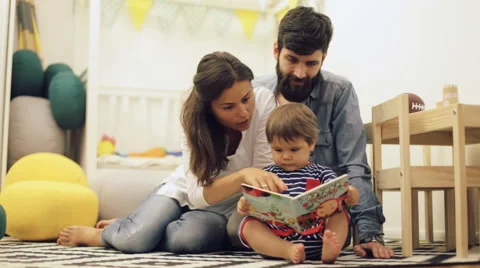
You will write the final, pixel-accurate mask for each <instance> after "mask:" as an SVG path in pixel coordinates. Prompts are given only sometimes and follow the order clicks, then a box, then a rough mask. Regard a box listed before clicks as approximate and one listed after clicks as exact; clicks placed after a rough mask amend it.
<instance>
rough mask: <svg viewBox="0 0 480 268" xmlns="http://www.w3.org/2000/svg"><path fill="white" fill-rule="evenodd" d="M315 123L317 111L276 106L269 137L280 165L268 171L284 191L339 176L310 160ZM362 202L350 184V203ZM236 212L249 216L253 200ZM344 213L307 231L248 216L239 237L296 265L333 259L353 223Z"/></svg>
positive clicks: (259, 250)
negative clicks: (277, 178) (314, 260)
mask: <svg viewBox="0 0 480 268" xmlns="http://www.w3.org/2000/svg"><path fill="white" fill-rule="evenodd" d="M316 122H317V120H316V117H315V114H314V113H313V112H312V111H311V110H310V109H309V108H308V107H307V106H305V105H304V104H301V103H288V104H284V105H281V106H279V107H277V108H276V109H275V110H274V111H273V112H272V114H271V115H270V117H269V119H268V121H267V127H266V135H267V140H268V142H269V143H270V145H271V148H272V154H273V161H274V162H275V165H270V166H268V167H265V168H264V170H266V171H269V172H272V173H275V174H276V175H277V176H278V177H279V178H280V179H282V180H283V182H284V183H285V184H286V185H287V187H288V189H287V190H286V191H285V192H283V194H288V195H290V196H292V197H293V196H297V195H299V194H301V193H303V192H305V191H307V190H309V188H313V187H314V186H316V185H319V184H321V183H326V182H328V181H329V180H332V179H335V178H336V177H337V176H336V174H335V172H333V171H332V170H331V169H330V168H327V167H324V166H321V165H317V164H311V163H309V159H310V155H311V153H312V152H313V150H314V148H315V142H316V139H317V134H318V130H317V123H316ZM267 190H268V186H267ZM358 201H359V193H358V191H357V189H356V188H354V187H353V186H349V190H348V192H347V194H346V199H345V203H347V204H348V205H355V204H357V203H358ZM237 210H238V212H239V213H240V214H242V215H247V213H248V210H249V204H248V202H247V201H246V200H245V198H244V197H242V198H241V199H240V201H239V202H238V205H237ZM340 211H342V212H339V213H336V214H334V215H333V216H331V217H330V218H328V219H327V220H326V223H325V225H324V226H323V222H322V223H318V224H317V225H316V226H314V227H312V228H311V229H310V230H307V231H306V232H302V233H298V232H296V231H295V230H293V229H291V228H289V227H281V226H277V225H273V224H270V223H266V222H262V221H260V220H258V219H256V218H254V217H246V218H245V219H244V220H243V222H242V223H241V227H240V233H239V235H240V240H241V241H242V243H243V244H244V245H245V246H247V247H251V248H253V249H254V250H255V251H256V252H257V253H259V254H261V255H264V256H267V257H274V258H284V259H287V260H290V261H291V262H293V263H301V262H303V261H304V260H305V259H316V260H318V259H321V260H322V261H323V263H333V262H335V260H336V259H337V257H338V255H339V254H340V251H341V250H342V246H343V244H344V242H345V240H346V238H347V235H348V228H349V221H350V217H349V215H348V212H347V211H346V210H342V209H340ZM320 225H322V226H321V227H320Z"/></svg>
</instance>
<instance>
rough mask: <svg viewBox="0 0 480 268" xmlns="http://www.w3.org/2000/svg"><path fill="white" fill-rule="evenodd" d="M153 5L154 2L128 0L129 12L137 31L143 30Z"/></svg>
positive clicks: (149, 0) (150, 0)
mask: <svg viewBox="0 0 480 268" xmlns="http://www.w3.org/2000/svg"><path fill="white" fill-rule="evenodd" d="M152 4H153V0H127V6H128V11H129V12H130V16H132V19H133V23H134V24H135V27H136V28H137V30H140V29H141V28H142V25H143V22H144V21H145V18H146V17H147V14H148V12H149V11H150V8H151V7H152Z"/></svg>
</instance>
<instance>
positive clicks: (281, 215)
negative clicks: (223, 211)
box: [242, 184, 296, 228]
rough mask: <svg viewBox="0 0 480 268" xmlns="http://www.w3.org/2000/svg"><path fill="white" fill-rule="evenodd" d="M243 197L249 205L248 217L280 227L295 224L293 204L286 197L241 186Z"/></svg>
mask: <svg viewBox="0 0 480 268" xmlns="http://www.w3.org/2000/svg"><path fill="white" fill-rule="evenodd" d="M242 191H243V196H244V197H245V199H246V200H247V201H248V202H249V203H250V208H249V215H250V216H253V217H255V218H258V219H260V220H262V221H264V222H267V223H270V224H275V225H278V226H282V227H291V228H293V225H294V224H295V222H296V220H295V218H296V216H295V215H294V212H295V211H292V208H293V205H294V202H293V199H292V198H291V197H290V196H288V195H282V194H278V193H274V192H270V191H267V190H263V189H259V188H255V187H253V186H250V185H246V184H242Z"/></svg>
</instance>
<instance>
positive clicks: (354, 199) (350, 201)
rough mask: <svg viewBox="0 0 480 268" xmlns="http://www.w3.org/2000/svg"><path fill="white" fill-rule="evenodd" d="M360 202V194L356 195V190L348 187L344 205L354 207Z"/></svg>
mask: <svg viewBox="0 0 480 268" xmlns="http://www.w3.org/2000/svg"><path fill="white" fill-rule="evenodd" d="M358 201H360V194H359V193H358V190H357V188H355V187H353V186H351V185H350V186H348V192H347V198H346V199H345V203H347V205H349V206H355V205H356V204H358Z"/></svg>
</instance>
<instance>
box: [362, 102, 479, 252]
mask: <svg viewBox="0 0 480 268" xmlns="http://www.w3.org/2000/svg"><path fill="white" fill-rule="evenodd" d="M406 107H407V108H406ZM372 120H373V121H372V123H367V124H365V125H364V126H365V130H366V133H367V143H369V144H372V145H373V159H372V163H373V168H372V170H373V174H374V182H373V184H374V187H375V191H376V193H377V195H379V194H380V200H381V193H382V191H384V190H386V191H398V190H399V191H400V192H401V195H402V206H405V207H407V208H408V207H411V206H412V199H414V198H415V197H413V196H412V190H414V191H415V190H426V189H427V190H435V189H437V190H440V189H449V188H450V189H453V190H452V193H453V191H454V193H455V194H454V196H455V197H454V204H455V206H454V210H455V219H454V224H455V242H456V252H457V257H467V255H468V232H467V230H468V227H467V226H468V221H467V220H468V217H467V188H469V187H471V188H478V187H480V167H479V166H466V164H465V146H466V145H470V144H477V143H480V105H467V104H453V105H450V106H448V107H441V108H436V109H431V110H426V111H422V112H417V113H412V114H409V113H408V97H407V96H405V95H404V94H402V95H400V96H398V97H396V98H393V99H391V100H389V101H386V102H384V103H382V104H380V105H377V106H375V107H373V108H372ZM377 137H381V139H380V138H377ZM382 144H398V145H400V167H396V168H390V169H382V164H381V145H382ZM410 145H438V146H452V149H453V160H454V161H453V162H454V163H453V166H411V165H410V150H409V147H410ZM479 157H480V155H479ZM452 201H453V195H452ZM477 202H478V201H477ZM417 214H418V212H417ZM412 217H415V215H412V211H411V210H410V209H402V243H403V246H402V252H403V255H404V256H411V255H412V251H413V240H412V236H411V235H410V236H408V235H405V234H403V233H406V231H407V230H412V227H413V226H412V222H413V220H414V219H413V218H412ZM417 217H418V216H417ZM452 221H453V219H452ZM416 229H417V230H416V232H417V235H418V227H417V228H416ZM412 231H414V230H412Z"/></svg>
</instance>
